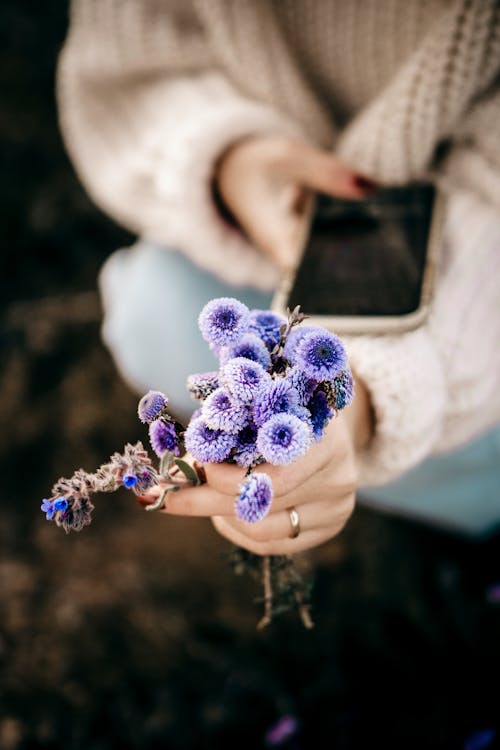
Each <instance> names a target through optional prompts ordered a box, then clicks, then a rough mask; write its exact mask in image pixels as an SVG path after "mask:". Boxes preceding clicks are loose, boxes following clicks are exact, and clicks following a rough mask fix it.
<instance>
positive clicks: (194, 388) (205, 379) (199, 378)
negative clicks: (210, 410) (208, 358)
mask: <svg viewBox="0 0 500 750" xmlns="http://www.w3.org/2000/svg"><path fill="white" fill-rule="evenodd" d="M186 385H187V389H188V391H189V393H190V394H191V396H192V397H193V398H197V399H200V400H203V399H204V398H206V397H207V396H210V394H211V393H213V392H214V391H215V389H216V388H218V387H219V373H218V372H199V373H195V374H194V375H189V376H188V379H187V383H186Z"/></svg>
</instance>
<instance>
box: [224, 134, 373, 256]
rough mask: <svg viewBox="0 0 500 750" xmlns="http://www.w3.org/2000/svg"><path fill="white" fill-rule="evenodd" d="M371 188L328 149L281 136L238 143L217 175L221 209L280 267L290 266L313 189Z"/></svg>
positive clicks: (357, 191)
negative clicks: (324, 149)
mask: <svg viewBox="0 0 500 750" xmlns="http://www.w3.org/2000/svg"><path fill="white" fill-rule="evenodd" d="M375 187H376V186H375V184H374V183H373V182H371V181H370V180H368V179H367V178H365V177H363V176H362V175H358V174H356V173H355V172H353V170H352V169H350V168H349V167H348V166H347V165H345V164H343V163H342V162H341V161H339V160H338V159H337V158H336V157H335V156H333V155H332V154H331V153H329V152H327V151H321V150H320V149H317V148H315V147H314V146H310V145H309V144H307V143H305V142H304V141H300V140H298V139H291V138H287V137H283V136H254V137H250V138H246V139H243V140H241V141H238V142H237V143H235V144H234V145H233V146H231V147H230V148H229V149H227V151H226V152H225V153H224V154H223V156H222V157H221V158H220V159H219V162H218V164H217V167H216V174H215V188H216V190H217V192H218V194H219V196H220V198H221V199H222V202H223V203H224V205H225V207H226V208H227V209H228V210H229V212H230V213H231V214H232V215H233V217H234V218H235V220H236V221H237V222H238V224H239V225H240V227H241V228H242V229H243V230H244V231H245V233H246V234H247V235H248V237H249V238H250V240H251V241H252V242H254V243H255V244H256V245H257V246H258V247H260V248H261V249H262V250H263V251H264V252H266V253H268V254H269V255H270V256H271V258H272V259H273V260H274V262H275V263H277V265H278V266H279V267H280V268H282V269H287V268H290V267H291V266H292V265H293V263H294V260H295V258H296V256H297V252H298V251H299V249H300V243H301V238H302V233H303V231H304V227H305V225H306V217H307V210H308V206H309V204H310V196H311V195H312V192H314V191H317V192H320V193H326V194H327V195H332V196H337V197H339V198H350V199H353V198H363V197H365V196H366V195H367V194H369V193H371V192H373V190H374V189H375Z"/></svg>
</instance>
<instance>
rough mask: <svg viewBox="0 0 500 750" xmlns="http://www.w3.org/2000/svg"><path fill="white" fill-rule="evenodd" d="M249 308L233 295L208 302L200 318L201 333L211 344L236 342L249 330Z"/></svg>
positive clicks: (223, 344) (219, 344)
mask: <svg viewBox="0 0 500 750" xmlns="http://www.w3.org/2000/svg"><path fill="white" fill-rule="evenodd" d="M249 313H250V311H249V309H248V307H247V306H246V305H244V304H243V303H242V302H239V300H237V299H234V298H233V297H219V298H218V299H213V300H211V301H210V302H207V304H206V305H205V307H204V308H203V310H202V311H201V313H200V315H199V318H198V325H199V327H200V331H201V335H202V336H203V338H204V339H205V341H208V343H209V344H214V345H215V346H216V347H217V346H225V345H227V344H235V343H236V342H237V341H238V340H239V339H240V338H241V336H243V334H244V333H246V331H247V327H248V318H249Z"/></svg>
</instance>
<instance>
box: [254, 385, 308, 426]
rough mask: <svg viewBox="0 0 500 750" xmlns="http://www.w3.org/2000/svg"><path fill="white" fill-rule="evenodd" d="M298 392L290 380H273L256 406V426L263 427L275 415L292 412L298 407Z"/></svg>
mask: <svg viewBox="0 0 500 750" xmlns="http://www.w3.org/2000/svg"><path fill="white" fill-rule="evenodd" d="M298 403H299V402H298V397H297V391H296V390H295V388H294V387H293V384H292V383H291V382H290V380H286V379H285V378H280V379H279V380H273V381H272V383H271V385H270V386H269V388H267V389H266V390H263V391H262V394H261V396H260V398H259V400H258V401H256V402H255V405H254V419H255V422H256V424H258V425H262V424H264V422H267V420H268V419H269V418H270V417H272V415H273V414H280V413H281V412H284V411H286V412H291V411H292V410H293V409H294V408H295V407H296V406H298Z"/></svg>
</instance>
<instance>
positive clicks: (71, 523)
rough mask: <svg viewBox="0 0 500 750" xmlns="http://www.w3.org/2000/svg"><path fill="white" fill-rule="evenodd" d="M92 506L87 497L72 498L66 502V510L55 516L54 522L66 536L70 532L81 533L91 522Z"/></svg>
mask: <svg viewBox="0 0 500 750" xmlns="http://www.w3.org/2000/svg"><path fill="white" fill-rule="evenodd" d="M93 510H94V506H93V504H92V503H91V502H90V499H89V498H88V497H73V498H71V501H69V502H68V507H67V510H65V511H64V513H60V514H57V515H56V516H55V522H56V524H57V525H58V526H62V527H63V529H64V531H65V532H66V533H67V534H68V533H69V532H70V531H81V530H82V529H83V528H84V527H85V526H88V525H89V524H90V523H91V521H92V511H93Z"/></svg>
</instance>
